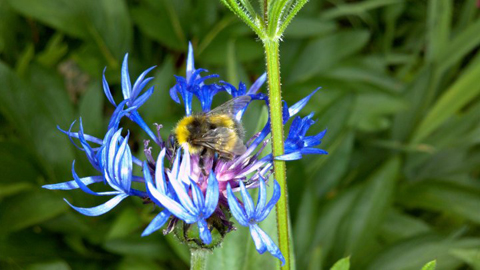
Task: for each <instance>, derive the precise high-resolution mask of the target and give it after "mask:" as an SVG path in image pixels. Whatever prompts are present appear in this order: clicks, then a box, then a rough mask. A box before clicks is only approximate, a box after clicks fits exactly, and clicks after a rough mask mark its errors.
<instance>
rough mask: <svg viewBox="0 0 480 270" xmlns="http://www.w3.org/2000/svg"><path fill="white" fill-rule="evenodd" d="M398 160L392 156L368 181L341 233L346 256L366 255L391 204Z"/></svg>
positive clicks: (398, 165) (398, 164) (398, 168)
mask: <svg viewBox="0 0 480 270" xmlns="http://www.w3.org/2000/svg"><path fill="white" fill-rule="evenodd" d="M399 170H400V159H399V158H398V157H392V158H391V159H390V160H388V161H386V162H385V163H384V164H383V165H382V166H381V167H380V168H378V169H377V170H376V171H375V172H374V173H373V174H372V175H371V176H370V177H369V179H368V180H367V182H366V183H365V185H364V187H363V189H362V191H361V193H360V194H359V196H358V198H357V199H356V201H355V203H354V205H353V206H352V208H351V210H350V212H349V214H348V217H347V218H346V220H344V222H343V226H342V229H341V231H340V233H341V235H342V236H343V237H341V238H340V241H344V243H345V253H346V254H352V255H353V256H354V260H355V258H358V257H361V256H364V255H368V252H369V251H368V249H367V248H366V246H368V244H369V242H370V241H372V240H373V238H374V236H375V234H376V232H377V231H378V229H379V228H380V226H381V224H382V222H383V220H384V218H385V216H386V214H387V212H388V210H389V209H390V207H391V204H392V197H393V194H394V190H395V182H396V178H397V177H398V172H399Z"/></svg>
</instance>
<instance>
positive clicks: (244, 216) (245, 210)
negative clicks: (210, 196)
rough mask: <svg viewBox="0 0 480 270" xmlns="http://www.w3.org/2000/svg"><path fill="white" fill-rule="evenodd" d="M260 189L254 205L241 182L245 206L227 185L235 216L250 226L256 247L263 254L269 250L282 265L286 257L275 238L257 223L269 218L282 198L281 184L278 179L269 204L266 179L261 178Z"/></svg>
mask: <svg viewBox="0 0 480 270" xmlns="http://www.w3.org/2000/svg"><path fill="white" fill-rule="evenodd" d="M258 182H259V183H260V190H259V195H258V201H257V206H256V207H254V205H253V200H252V197H250V194H248V192H247V189H246V188H245V185H244V184H243V182H242V181H239V184H240V193H241V194H242V199H243V206H242V205H241V204H240V203H239V202H238V201H237V198H236V197H235V194H233V191H232V188H231V187H230V184H228V186H227V200H228V206H229V207H230V211H231V212H232V215H233V217H235V219H236V220H237V221H238V223H239V224H240V225H242V226H245V227H249V228H250V234H251V236H252V239H253V242H254V243H255V248H256V249H257V251H258V252H259V253H260V254H263V253H264V252H265V251H267V250H268V252H270V253H271V254H272V255H273V256H275V257H277V258H278V259H280V260H281V261H282V266H283V265H284V264H285V258H284V257H283V255H282V253H281V252H280V249H279V248H278V247H277V245H275V243H274V242H273V240H272V239H271V238H270V237H269V236H268V235H267V234H266V233H265V232H264V231H263V230H262V229H260V227H259V226H258V225H257V223H258V222H261V221H263V220H264V219H265V218H267V216H268V214H269V213H270V211H272V209H273V207H274V206H275V204H276V203H277V202H278V200H279V199H280V185H279V184H278V183H277V181H276V180H275V181H274V187H273V195H272V198H271V199H270V201H269V202H268V204H267V190H266V188H265V180H264V179H263V178H260V179H259V181H258Z"/></svg>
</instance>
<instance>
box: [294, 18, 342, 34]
mask: <svg viewBox="0 0 480 270" xmlns="http://www.w3.org/2000/svg"><path fill="white" fill-rule="evenodd" d="M336 29H337V26H336V25H335V23H333V22H331V21H326V22H324V21H320V20H318V19H316V18H308V17H297V18H295V20H293V21H292V23H291V24H290V25H289V26H288V28H287V29H286V30H285V38H287V39H293V38H295V39H297V38H298V39H300V38H306V37H311V36H322V35H326V34H330V33H332V32H333V31H335V30H336Z"/></svg>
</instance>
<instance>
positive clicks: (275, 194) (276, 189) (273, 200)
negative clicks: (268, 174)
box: [255, 180, 281, 222]
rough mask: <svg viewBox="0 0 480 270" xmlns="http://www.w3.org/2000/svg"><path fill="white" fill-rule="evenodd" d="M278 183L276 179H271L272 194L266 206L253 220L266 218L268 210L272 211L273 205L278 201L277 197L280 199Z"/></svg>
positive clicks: (258, 220)
mask: <svg viewBox="0 0 480 270" xmlns="http://www.w3.org/2000/svg"><path fill="white" fill-rule="evenodd" d="M280 193H281V192H280V185H279V184H278V182H277V180H273V195H272V198H271V199H270V201H269V202H268V204H267V207H265V209H264V210H263V212H262V213H257V215H256V217H255V220H256V221H257V222H260V221H262V220H264V219H265V218H267V216H268V214H270V211H272V209H273V207H274V206H275V204H276V203H277V202H278V199H280Z"/></svg>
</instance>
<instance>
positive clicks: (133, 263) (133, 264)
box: [116, 256, 166, 270]
mask: <svg viewBox="0 0 480 270" xmlns="http://www.w3.org/2000/svg"><path fill="white" fill-rule="evenodd" d="M116 269H119V270H130V269H135V270H150V269H152V270H162V269H166V268H163V267H161V266H160V265H159V264H158V263H157V262H155V260H152V259H148V258H144V257H135V256H125V257H124V258H123V259H122V261H121V262H120V263H119V264H118V265H117V267H116Z"/></svg>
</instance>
